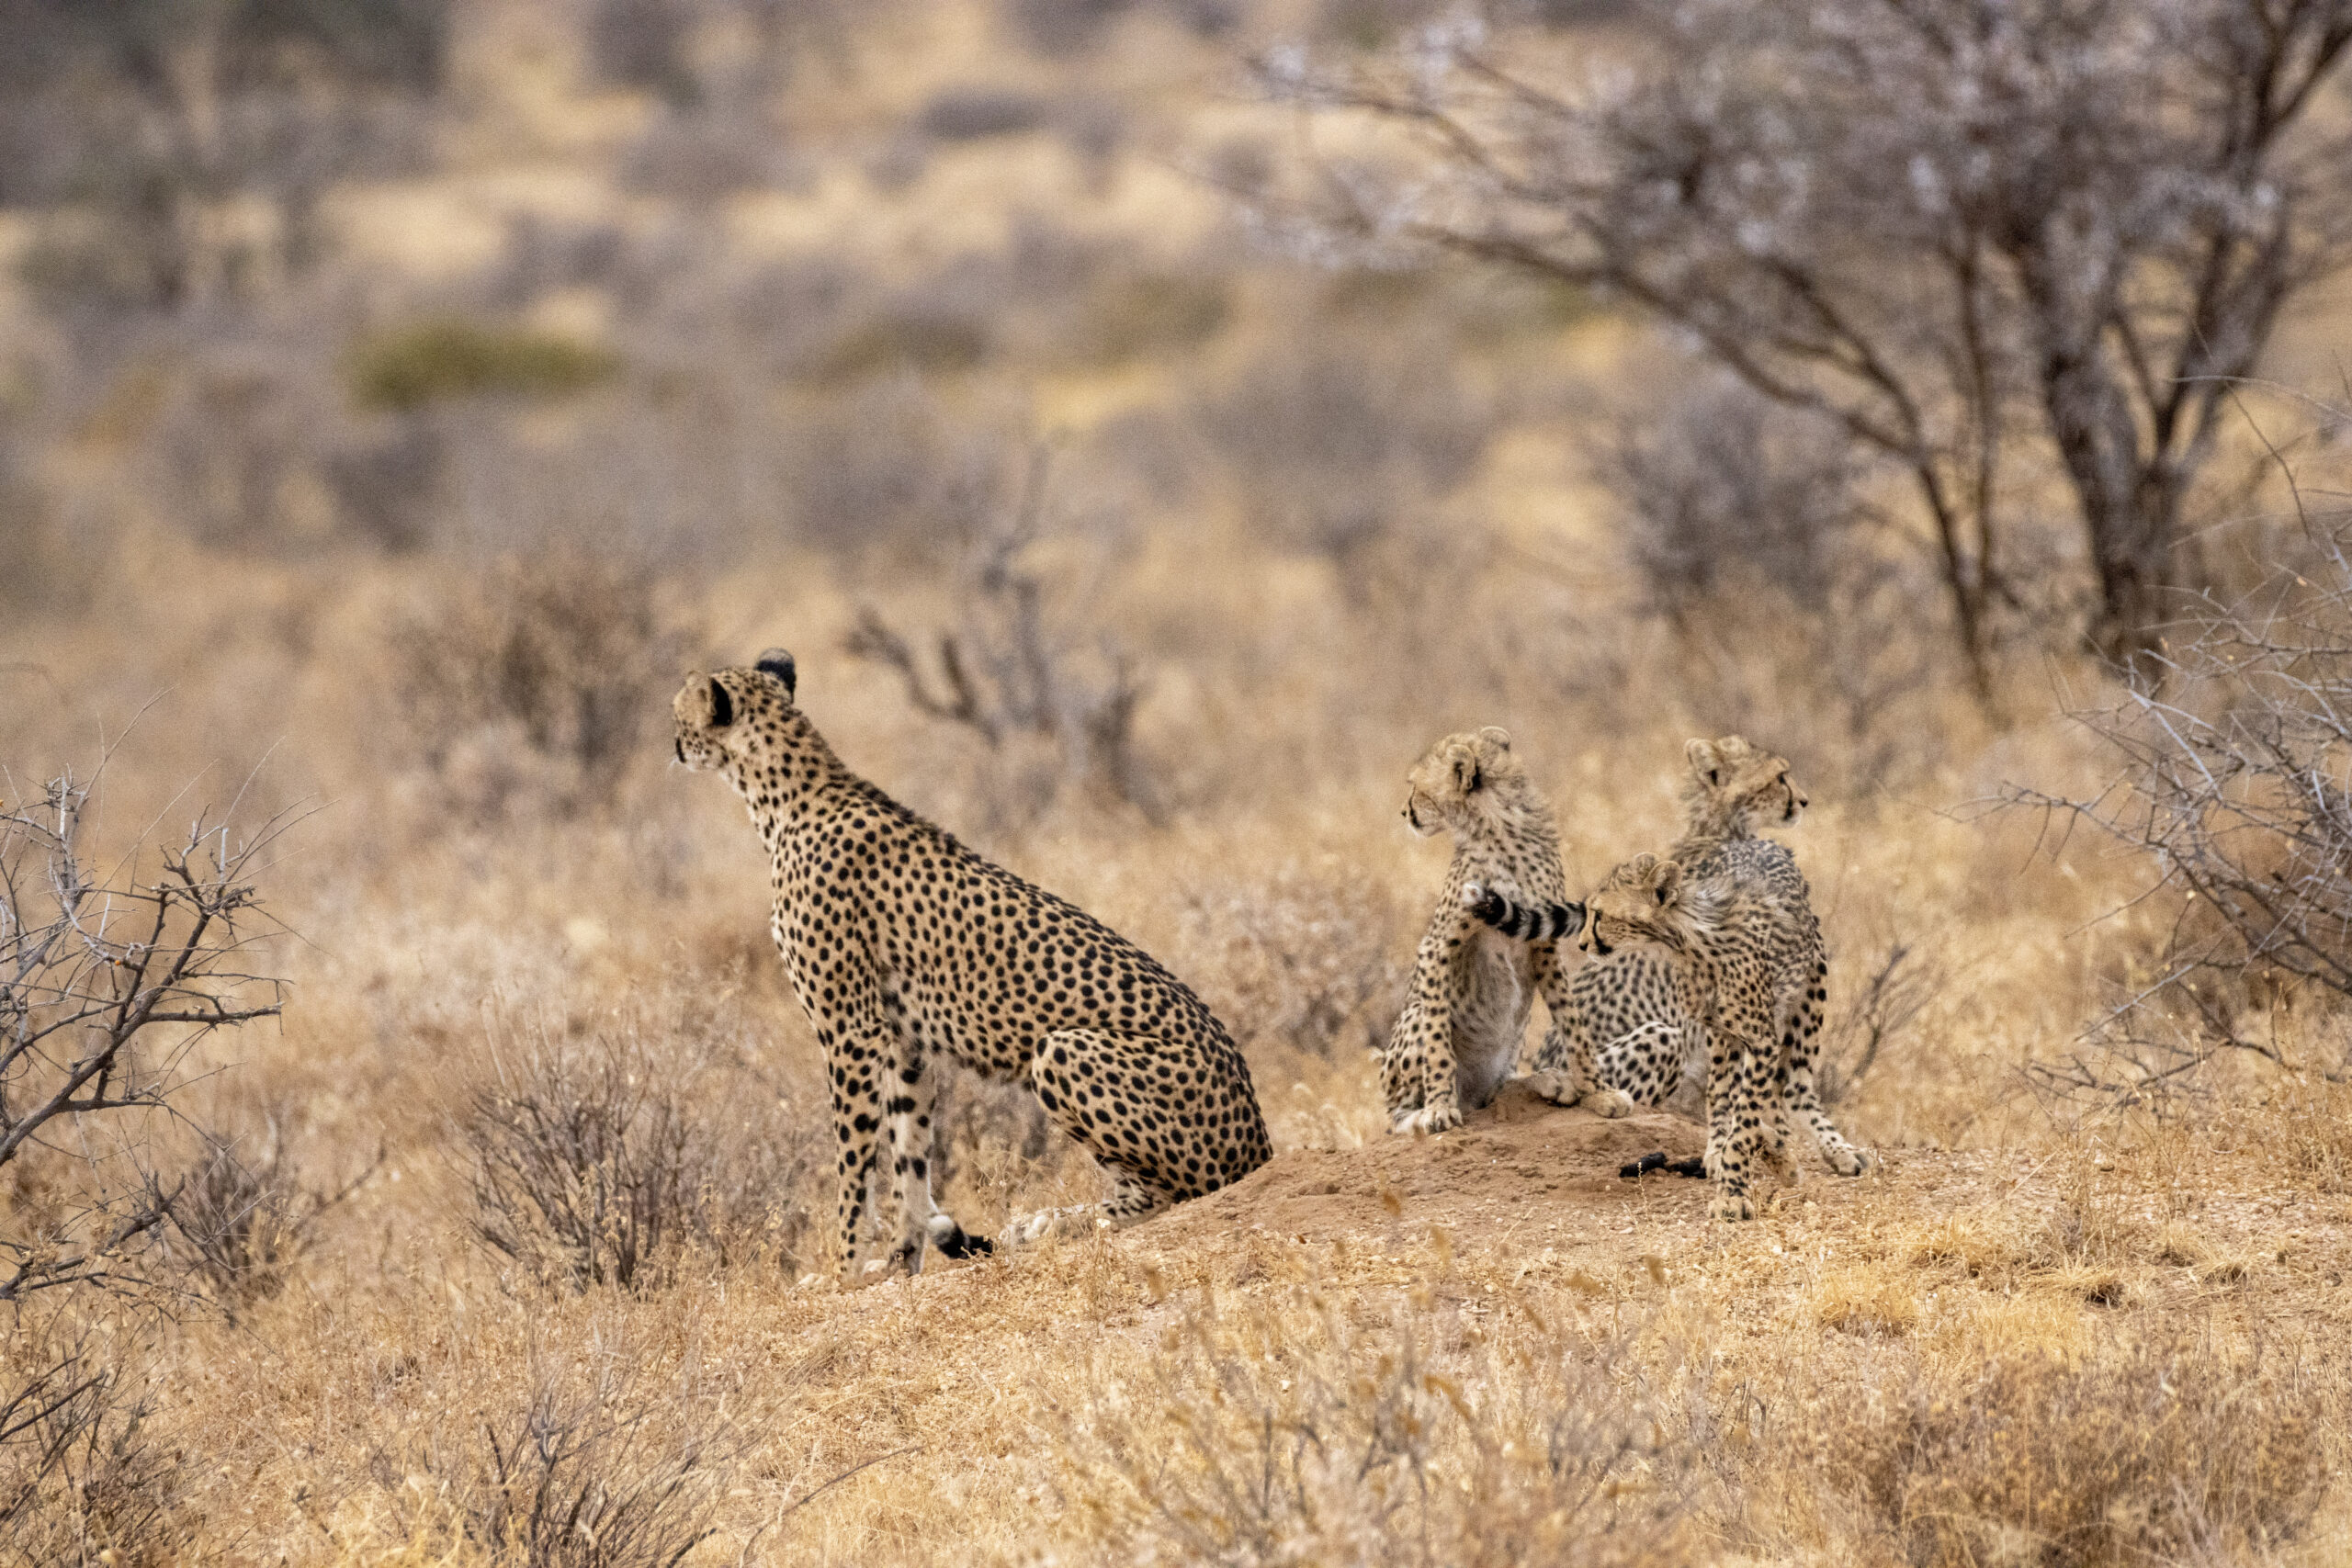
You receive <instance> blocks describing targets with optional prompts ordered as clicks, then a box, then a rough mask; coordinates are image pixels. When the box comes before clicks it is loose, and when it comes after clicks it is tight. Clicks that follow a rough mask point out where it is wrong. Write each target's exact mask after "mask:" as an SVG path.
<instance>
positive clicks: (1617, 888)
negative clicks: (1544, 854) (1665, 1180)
mask: <svg viewBox="0 0 2352 1568" xmlns="http://www.w3.org/2000/svg"><path fill="white" fill-rule="evenodd" d="M1788 919H1789V915H1788V911H1787V910H1786V909H1785V908H1782V907H1781V905H1780V904H1779V902H1778V901H1777V900H1776V899H1775V898H1774V897H1772V895H1771V894H1770V893H1769V892H1766V891H1763V890H1760V889H1758V888H1755V887H1751V886H1747V884H1745V883H1742V882H1740V881H1738V880H1737V879H1736V878H1733V877H1714V878H1712V879H1710V880H1708V881H1705V882H1698V881H1694V880H1692V879H1691V878H1688V877H1686V876H1684V875H1683V874H1682V867H1681V866H1679V865H1678V864H1677V863H1674V862H1673V861H1670V860H1660V859H1658V857H1657V856H1656V855H1637V856H1635V857H1634V859H1632V860H1630V861H1627V862H1626V863H1624V864H1623V865H1621V866H1619V867H1618V868H1617V869H1616V870H1614V871H1612V872H1611V873H1610V874H1608V875H1607V876H1606V877H1604V878H1603V879H1602V880H1601V884H1600V886H1599V887H1596V888H1595V889H1593V891H1592V895H1591V897H1589V898H1588V899H1587V900H1586V901H1585V919H1584V927H1583V930H1582V931H1581V932H1580V933H1579V935H1578V937H1577V943H1578V945H1579V946H1581V947H1583V948H1584V949H1585V950H1586V951H1587V952H1588V953H1591V954H1592V955H1593V956H1594V957H1595V958H1597V959H1601V960H1604V961H1605V960H1607V959H1608V958H1609V957H1610V956H1611V954H1613V953H1620V952H1622V951H1629V950H1631V949H1632V948H1634V946H1635V945H1636V944H1647V945H1650V946H1653V947H1655V948H1656V949H1657V951H1658V952H1659V953H1662V954H1663V955H1664V956H1665V958H1666V960H1667V964H1666V967H1665V975H1666V976H1667V978H1668V981H1669V983H1670V986H1671V989H1672V994H1671V996H1670V998H1668V999H1667V1001H1666V1004H1665V1008H1664V1010H1665V1011H1666V1012H1668V1015H1669V1016H1673V1017H1677V1018H1679V1020H1680V1021H1681V1027H1682V1029H1683V1030H1684V1031H1685V1033H1686V1038H1689V1039H1691V1040H1692V1041H1693V1042H1694V1043H1701V1044H1703V1046H1704V1047H1705V1049H1706V1053H1707V1153H1706V1172H1707V1176H1708V1177H1709V1179H1712V1180H1713V1182H1714V1183H1715V1201H1714V1213H1715V1216H1716V1217H1717V1218H1718V1219H1725V1220H1745V1219H1749V1218H1752V1217H1753V1216H1754V1214H1755V1213H1756V1207H1755V1204H1754V1202H1753V1201H1751V1200H1750V1199H1749V1197H1748V1183H1749V1178H1750V1174H1751V1172H1752V1170H1753V1168H1754V1166H1755V1163H1756V1162H1757V1161H1758V1159H1759V1158H1762V1157H1765V1156H1767V1155H1768V1154H1769V1150H1768V1149H1767V1148H1766V1146H1765V1140H1766V1137H1767V1131H1766V1127H1765V1115H1766V1111H1767V1106H1766V1103H1765V1099H1764V1097H1765V1095H1766V1093H1767V1092H1768V1091H1769V1090H1770V1089H1771V1088H1772V1087H1773V1077H1774V1071H1775V1064H1774V1059H1773V1058H1774V1056H1775V1055H1776V1052H1775V1046H1776V1044H1777V1041H1776V1040H1775V1037H1774V1034H1773V1007H1774V1002H1775V998H1776V986H1775V974H1774V970H1775V959H1776V953H1775V947H1776V944H1777V942H1778V936H1777V932H1778V931H1779V930H1780V929H1781V927H1783V926H1785V925H1786V924H1787V922H1788Z"/></svg>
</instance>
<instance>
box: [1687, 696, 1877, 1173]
mask: <svg viewBox="0 0 2352 1568" xmlns="http://www.w3.org/2000/svg"><path fill="white" fill-rule="evenodd" d="M1684 756H1685V758H1686V760H1687V761H1689V763H1690V772H1689V773H1687V774H1686V775H1685V777H1684V780H1683V787H1682V800H1683V810H1684V814H1685V816H1684V820H1685V827H1684V829H1683V833H1682V837H1681V838H1680V839H1679V840H1676V841H1675V843H1674V845H1673V847H1672V848H1670V849H1668V851H1667V852H1666V854H1667V858H1668V860H1671V861H1674V862H1675V863H1678V864H1679V865H1680V866H1681V867H1682V868H1683V872H1684V874H1685V875H1687V876H1690V877H1691V878H1693V879H1695V880H1698V881H1705V880H1707V879H1709V878H1712V877H1716V876H1728V877H1731V878H1733V879H1734V880H1735V881H1738V882H1741V883H1744V884H1746V885H1747V886H1751V887H1756V888H1759V889H1768V890H1770V892H1771V893H1772V895H1773V896H1774V897H1776V898H1777V899H1778V900H1779V901H1780V903H1781V906H1782V907H1783V908H1786V909H1788V910H1789V911H1790V914H1791V916H1792V924H1791V925H1790V926H1789V928H1788V929H1787V930H1786V931H1782V932H1781V933H1779V941H1778V942H1777V943H1776V946H1777V950H1778V971H1779V975H1778V980H1777V984H1776V998H1775V1002H1774V1007H1773V1025H1774V1030H1775V1032H1776V1033H1777V1034H1778V1036H1779V1038H1780V1041H1781V1051H1780V1053H1779V1056H1780V1064H1779V1067H1778V1069H1777V1070H1778V1072H1779V1073H1780V1075H1781V1083H1780V1085H1779V1089H1778V1091H1777V1092H1776V1093H1774V1095H1773V1096H1772V1099H1771V1107H1772V1118H1773V1123H1772V1125H1773V1133H1772V1139H1773V1147H1774V1151H1775V1153H1776V1155H1778V1154H1779V1153H1780V1152H1781V1151H1782V1150H1784V1149H1785V1147H1786V1145H1787V1141H1788V1131H1787V1129H1788V1117H1789V1116H1790V1115H1791V1114H1793V1115H1795V1116H1796V1117H1797V1118H1798V1119H1799V1120H1800V1121H1802V1122H1804V1125H1805V1128H1806V1130H1807V1131H1809V1132H1810V1133H1812V1134H1813V1137H1814V1141H1815V1144H1816V1145H1818V1146H1819V1148H1820V1150H1821V1157H1822V1159H1823V1161H1824V1162H1825V1163H1826V1164H1827V1165H1828V1167H1829V1168H1830V1169H1832V1170H1834V1171H1836V1172H1837V1173H1838V1175H1840V1176H1860V1174H1861V1173H1862V1172H1863V1171H1864V1170H1865V1169H1867V1168H1869V1164H1870V1159H1869V1156H1867V1155H1865V1154H1863V1153H1862V1151H1861V1150H1860V1149H1857V1148H1856V1147H1854V1145H1851V1144H1849V1143H1848V1142H1847V1141H1846V1139H1845V1137H1844V1136H1843V1134H1840V1133H1839V1132H1838V1129H1837V1127H1836V1125H1835V1124H1834V1123H1832V1122H1830V1120H1829V1113H1828V1111H1826V1110H1825V1109H1824V1108H1823V1106H1822V1103H1821V1089H1820V1086H1819V1085H1818V1083H1817V1082H1816V1081H1815V1075H1816V1073H1817V1072H1818V1070H1819V1067H1820V1063H1821V1021H1822V1010H1823V1008H1824V1007H1825V1006H1826V1003H1827V1000H1828V994H1829V993H1828V986H1829V953H1828V950H1827V949H1826V947H1825V946H1824V945H1823V943H1822V940H1821V921H1820V919H1818V918H1817V917H1815V914H1814V912H1813V893H1812V889H1811V888H1810V887H1809V886H1806V884H1805V879H1804V872H1802V871H1800V870H1799V869H1798V868H1797V861H1796V856H1794V855H1793V854H1792V853H1790V852H1789V851H1788V849H1787V847H1786V846H1785V845H1781V844H1776V843H1774V842H1772V841H1771V840H1769V839H1759V838H1758V837H1757V836H1756V829H1757V827H1758V825H1759V824H1761V825H1770V826H1786V825H1788V824H1790V823H1792V822H1794V821H1795V820H1796V819H1797V818H1798V816H1799V815H1800V814H1801V813H1803V811H1804V808H1805V805H1806V801H1805V797H1804V793H1803V792H1802V791H1800V790H1799V789H1798V788H1797V787H1796V785H1795V784H1793V783H1792V782H1791V780H1790V778H1789V764H1788V762H1787V761H1786V760H1785V759H1783V758H1781V757H1776V756H1774V755H1772V754H1771V753H1770V752H1769V751H1767V750H1763V749H1762V748H1761V747H1758V746H1755V745H1752V744H1750V743H1749V742H1748V741H1747V740H1746V739H1743V738H1741V737H1739V736H1736V735H1726V736H1724V737H1723V738H1722V739H1719V740H1693V741H1691V743H1690V745H1689V746H1687V747H1686V748H1684Z"/></svg>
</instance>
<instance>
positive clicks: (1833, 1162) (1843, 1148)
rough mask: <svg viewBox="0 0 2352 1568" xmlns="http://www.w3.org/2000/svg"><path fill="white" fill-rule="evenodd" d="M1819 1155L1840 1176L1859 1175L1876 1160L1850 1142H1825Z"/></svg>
mask: <svg viewBox="0 0 2352 1568" xmlns="http://www.w3.org/2000/svg"><path fill="white" fill-rule="evenodd" d="M1821 1157H1822V1158H1823V1159H1825V1160H1826V1161H1827V1162H1828V1164H1829V1168H1830V1169H1832V1170H1834V1171H1836V1172H1837V1173H1838V1175H1840V1176H1860V1175H1861V1174H1862V1173H1863V1172H1864V1171H1866V1170H1868V1169H1870V1168H1871V1167H1872V1166H1874V1165H1876V1164H1877V1163H1878V1161H1877V1160H1876V1159H1875V1158H1874V1157H1872V1156H1871V1155H1869V1154H1867V1153H1865V1152H1864V1151H1862V1150H1860V1149H1858V1148H1856V1147H1854V1145H1851V1144H1825V1145H1822V1150H1821Z"/></svg>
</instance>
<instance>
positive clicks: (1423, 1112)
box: [1394, 1103, 1462, 1137]
mask: <svg viewBox="0 0 2352 1568" xmlns="http://www.w3.org/2000/svg"><path fill="white" fill-rule="evenodd" d="M1461 1125H1462V1107H1460V1106H1459V1105H1454V1104H1451V1103H1448V1104H1444V1105H1424V1106H1422V1107H1421V1108H1420V1109H1419V1111H1407V1112H1406V1113H1405V1114H1403V1115H1402V1116H1399V1117H1397V1122H1396V1125H1395V1129H1394V1130H1395V1131H1397V1132H1399V1133H1405V1134H1411V1135H1412V1136H1414V1137H1420V1136H1422V1135H1423V1134H1437V1133H1450V1132H1452V1131H1453V1129H1454V1128H1456V1127H1459V1126H1461Z"/></svg>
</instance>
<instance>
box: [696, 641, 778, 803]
mask: <svg viewBox="0 0 2352 1568" xmlns="http://www.w3.org/2000/svg"><path fill="white" fill-rule="evenodd" d="M797 683H798V682H797V677H796V674H795V672H794V669H793V663H792V655H791V654H789V653H786V651H785V650H784V649H780V648H772V649H768V650H767V651H766V652H765V653H763V654H761V655H760V657H759V660H758V662H756V663H754V664H752V665H751V666H750V667H749V668H744V667H741V666H738V667H736V668H734V669H730V670H719V671H713V672H712V673H710V674H707V675H706V674H704V673H703V672H702V671H699V670H697V671H694V672H693V673H691V674H689V675H688V676H687V677H686V683H685V684H684V686H682V687H680V688H679V690H678V694H677V695H676V696H675V697H673V698H672V699H671V702H670V716H671V717H672V718H673V719H675V720H676V721H677V725H676V734H675V738H674V739H673V740H672V742H671V750H672V752H673V755H675V756H676V758H677V760H678V761H681V762H683V763H684V764H685V765H686V766H687V767H689V768H692V769H694V770H695V772H697V773H708V772H715V771H719V770H723V769H725V768H726V767H728V766H729V764H730V763H734V762H739V761H742V760H743V759H744V758H745V757H746V756H748V755H749V754H750V752H751V751H752V749H753V748H754V747H755V746H757V745H758V744H759V742H760V739H761V738H762V737H763V735H766V734H769V733H771V732H772V730H773V728H774V727H773V725H768V724H762V723H761V722H759V721H760V720H762V719H763V718H767V719H773V718H776V717H781V716H786V715H788V714H790V713H791V712H792V697H793V691H794V688H795V686H796V685H797Z"/></svg>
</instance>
